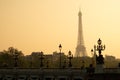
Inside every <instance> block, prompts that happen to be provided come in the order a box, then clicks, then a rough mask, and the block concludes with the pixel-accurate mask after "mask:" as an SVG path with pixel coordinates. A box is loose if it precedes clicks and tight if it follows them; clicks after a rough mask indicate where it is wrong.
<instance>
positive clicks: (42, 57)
mask: <svg viewBox="0 0 120 80" xmlns="http://www.w3.org/2000/svg"><path fill="white" fill-rule="evenodd" d="M43 59H44V55H43V52H40V67H41V68H42V67H43V66H44V65H43Z"/></svg>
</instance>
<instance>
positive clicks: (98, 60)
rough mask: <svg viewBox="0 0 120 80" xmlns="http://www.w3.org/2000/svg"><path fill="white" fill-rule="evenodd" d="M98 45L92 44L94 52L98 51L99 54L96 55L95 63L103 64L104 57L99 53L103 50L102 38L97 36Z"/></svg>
mask: <svg viewBox="0 0 120 80" xmlns="http://www.w3.org/2000/svg"><path fill="white" fill-rule="evenodd" d="M97 43H98V45H94V50H95V52H96V51H98V53H99V55H98V56H97V55H96V63H97V64H104V58H103V55H102V54H101V53H102V51H103V50H105V45H102V40H101V39H100V38H99V40H98V41H97Z"/></svg>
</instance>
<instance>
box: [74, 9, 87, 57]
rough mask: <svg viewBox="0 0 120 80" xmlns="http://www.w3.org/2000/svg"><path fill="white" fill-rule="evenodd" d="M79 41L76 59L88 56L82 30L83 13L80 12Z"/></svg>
mask: <svg viewBox="0 0 120 80" xmlns="http://www.w3.org/2000/svg"><path fill="white" fill-rule="evenodd" d="M78 21H79V22H78V41H77V47H76V52H75V57H85V56H87V52H86V47H85V45H84V39H83V30H82V13H81V11H79V13H78Z"/></svg>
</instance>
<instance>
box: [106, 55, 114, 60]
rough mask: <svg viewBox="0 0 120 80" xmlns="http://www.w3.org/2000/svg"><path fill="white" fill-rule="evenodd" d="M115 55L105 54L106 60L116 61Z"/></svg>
mask: <svg viewBox="0 0 120 80" xmlns="http://www.w3.org/2000/svg"><path fill="white" fill-rule="evenodd" d="M115 59H116V58H115V56H109V55H105V60H107V61H115Z"/></svg>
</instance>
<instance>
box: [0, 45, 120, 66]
mask: <svg viewBox="0 0 120 80" xmlns="http://www.w3.org/2000/svg"><path fill="white" fill-rule="evenodd" d="M104 61H105V66H106V67H107V68H116V67H119V66H120V65H118V64H119V61H118V60H116V59H115V60H112V61H110V60H107V59H105V60H104ZM92 63H93V60H92V58H91V57H84V58H83V57H79V58H75V57H73V58H72V59H71V64H72V67H73V68H86V67H89V65H90V64H92ZM59 65H60V56H59V53H57V52H54V53H53V54H48V55H45V54H44V53H43V52H32V53H31V54H30V55H26V56H25V55H24V54H23V53H22V51H20V50H18V49H16V48H14V47H9V48H8V49H7V50H3V51H1V52H0V68H13V67H19V68H40V67H44V68H59V67H60V66H59ZM61 67H62V68H68V67H69V58H68V56H67V55H64V53H62V56H61Z"/></svg>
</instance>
